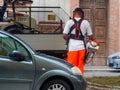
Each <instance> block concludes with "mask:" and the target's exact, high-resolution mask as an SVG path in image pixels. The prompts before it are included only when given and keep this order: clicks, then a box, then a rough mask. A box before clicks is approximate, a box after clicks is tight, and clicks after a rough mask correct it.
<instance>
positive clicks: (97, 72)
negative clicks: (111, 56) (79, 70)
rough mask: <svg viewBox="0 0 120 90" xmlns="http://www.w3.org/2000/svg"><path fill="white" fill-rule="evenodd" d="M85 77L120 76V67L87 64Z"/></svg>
mask: <svg viewBox="0 0 120 90" xmlns="http://www.w3.org/2000/svg"><path fill="white" fill-rule="evenodd" d="M84 76H85V77H104V76H120V69H113V68H110V67H108V66H85V74H84Z"/></svg>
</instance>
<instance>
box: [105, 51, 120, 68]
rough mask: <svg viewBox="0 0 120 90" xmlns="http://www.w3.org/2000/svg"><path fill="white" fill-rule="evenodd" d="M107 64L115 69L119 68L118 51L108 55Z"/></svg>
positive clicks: (119, 57)
mask: <svg viewBox="0 0 120 90" xmlns="http://www.w3.org/2000/svg"><path fill="white" fill-rule="evenodd" d="M107 65H108V66H109V67H112V68H115V69H120V52H117V53H114V54H112V55H109V56H108V58H107Z"/></svg>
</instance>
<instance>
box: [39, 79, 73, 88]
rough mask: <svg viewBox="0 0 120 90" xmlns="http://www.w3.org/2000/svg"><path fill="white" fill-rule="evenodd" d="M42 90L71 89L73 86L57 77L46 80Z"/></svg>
mask: <svg viewBox="0 0 120 90" xmlns="http://www.w3.org/2000/svg"><path fill="white" fill-rule="evenodd" d="M41 90H71V88H70V86H69V84H68V83H67V82H65V81H64V80H60V79H56V80H51V81H48V82H46V83H45V84H44V85H43V86H42V89H41Z"/></svg>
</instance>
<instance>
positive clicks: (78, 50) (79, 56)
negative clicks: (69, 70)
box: [63, 8, 93, 75]
mask: <svg viewBox="0 0 120 90" xmlns="http://www.w3.org/2000/svg"><path fill="white" fill-rule="evenodd" d="M85 35H87V36H88V37H89V39H90V40H93V33H92V30H91V27H90V24H89V22H88V21H87V20H84V12H83V10H82V9H81V8H76V9H75V10H74V11H73V19H70V20H69V21H67V23H66V25H65V28H64V31H63V38H64V39H65V40H66V41H67V42H69V43H68V54H67V55H68V58H67V61H68V62H69V63H71V64H73V65H75V66H77V67H78V68H79V69H80V70H81V72H82V74H83V75H84V60H85V55H86V48H85V42H84V36H85Z"/></svg>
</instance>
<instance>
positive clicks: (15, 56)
mask: <svg viewBox="0 0 120 90" xmlns="http://www.w3.org/2000/svg"><path fill="white" fill-rule="evenodd" d="M9 56H10V58H12V59H14V60H15V61H24V60H25V55H24V54H23V53H22V52H20V51H17V50H14V51H12V52H11V53H10V54H9Z"/></svg>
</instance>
